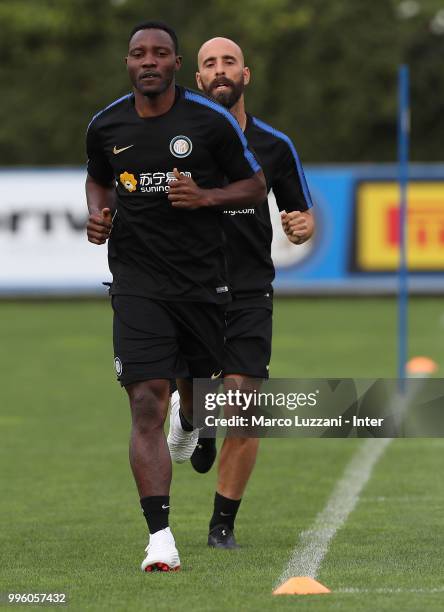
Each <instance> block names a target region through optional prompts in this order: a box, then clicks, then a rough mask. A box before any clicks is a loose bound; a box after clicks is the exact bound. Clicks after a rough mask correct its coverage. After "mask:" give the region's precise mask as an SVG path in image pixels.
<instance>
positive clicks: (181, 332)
mask: <svg viewBox="0 0 444 612" xmlns="http://www.w3.org/2000/svg"><path fill="white" fill-rule="evenodd" d="M177 323H178V325H177V328H178V338H179V347H180V353H181V355H182V356H183V358H184V360H185V361H186V363H187V365H188V369H189V371H190V376H191V377H192V378H209V377H211V376H214V377H216V376H220V375H221V374H222V359H223V351H224V341H225V307H223V306H220V305H218V304H209V303H197V302H190V303H181V304H180V310H179V311H178V313H177Z"/></svg>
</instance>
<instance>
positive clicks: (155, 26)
mask: <svg viewBox="0 0 444 612" xmlns="http://www.w3.org/2000/svg"><path fill="white" fill-rule="evenodd" d="M139 30H163V31H164V32H166V33H167V34H169V35H170V38H171V40H172V41H173V44H174V52H175V53H176V55H177V54H178V53H179V41H178V40H177V34H176V32H175V31H174V30H173V28H171V27H170V26H169V25H167V24H166V23H164V22H163V21H142V23H138V24H137V25H135V26H134V28H133V29H132V30H131V33H130V37H129V40H131V39H132V37H133V36H134V34H135V33H136V32H139Z"/></svg>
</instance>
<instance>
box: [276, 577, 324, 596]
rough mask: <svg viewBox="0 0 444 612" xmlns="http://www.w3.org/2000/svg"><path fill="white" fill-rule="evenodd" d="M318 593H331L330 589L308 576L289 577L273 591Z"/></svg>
mask: <svg viewBox="0 0 444 612" xmlns="http://www.w3.org/2000/svg"><path fill="white" fill-rule="evenodd" d="M320 593H331V591H330V589H327V587H325V586H324V585H323V584H321V583H320V582H318V581H317V580H315V579H314V578H310V577H309V576H297V577H294V578H290V579H289V580H287V581H286V582H284V584H281V585H280V586H278V588H277V589H275V590H274V591H273V595H319V594H320Z"/></svg>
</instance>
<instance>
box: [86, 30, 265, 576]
mask: <svg viewBox="0 0 444 612" xmlns="http://www.w3.org/2000/svg"><path fill="white" fill-rule="evenodd" d="M126 64H127V69H128V73H129V77H130V80H131V82H132V85H133V92H132V93H131V94H129V95H127V96H124V97H123V98H120V99H119V100H116V101H115V102H113V103H112V104H110V105H109V106H107V107H106V108H105V109H104V110H102V111H100V112H99V113H98V114H97V115H95V116H94V117H93V119H92V120H91V122H90V124H89V126H88V132H87V150H88V176H87V180H86V194H87V201H88V208H89V213H90V216H89V221H88V226H87V233H88V239H89V240H90V241H91V242H93V243H95V244H103V243H104V242H105V241H106V240H107V239H108V237H110V240H109V246H108V258H109V266H110V270H111V272H112V274H113V282H112V284H111V287H110V295H111V296H112V306H113V310H114V324H113V325H114V355H115V359H114V361H115V367H116V373H117V378H118V380H119V381H120V384H121V385H122V386H124V387H125V389H126V391H127V393H128V396H129V402H130V408H131V415H132V430H131V440H130V463H131V468H132V471H133V475H134V479H135V481H136V485H137V488H138V492H139V496H140V503H141V506H142V510H143V513H144V515H145V518H146V522H147V525H148V528H149V532H150V540H149V545H148V546H147V548H146V552H147V554H146V558H145V559H144V561H143V562H142V566H141V568H142V570H143V571H155V570H160V571H167V570H175V569H178V568H179V567H180V561H179V555H178V552H177V549H176V545H175V541H174V538H173V535H172V533H171V531H170V529H169V526H168V515H169V508H170V498H169V491H170V483H171V458H170V454H169V452H168V446H167V442H166V439H165V435H164V431H163V425H164V421H165V417H166V413H167V410H168V398H169V389H170V380H171V379H175V378H176V379H178V380H177V386H178V389H179V391H180V397H181V411H180V413H179V412H178V413H177V415H176V416H177V417H178V419H179V423H180V425H181V426H179V428H178V431H176V432H175V435H174V440H173V442H175V444H176V447H177V448H179V449H180V448H181V447H184V446H185V447H186V446H191V448H194V447H195V445H196V440H197V435H198V431H197V430H194V431H193V429H192V427H189V423H191V422H192V401H191V400H192V384H191V382H190V378H193V377H209V376H211V375H212V374H214V373H217V372H219V371H220V369H221V367H222V366H221V359H222V353H223V343H224V311H225V307H226V304H227V302H228V301H229V299H230V298H229V289H228V286H227V279H226V278H225V258H224V249H223V247H224V236H223V230H222V217H223V212H222V209H223V207H225V206H234V207H241V206H255V205H256V204H258V203H260V202H261V201H262V200H263V198H264V195H265V193H266V191H265V182H264V179H263V175H262V172H261V169H260V166H259V164H258V162H257V161H256V159H255V157H254V155H253V154H252V152H251V151H250V150H249V148H248V144H247V141H246V139H245V137H244V135H243V133H242V131H241V130H240V129H239V126H238V125H237V122H236V121H235V120H234V118H233V117H232V115H230V113H229V112H227V111H226V110H225V109H223V108H222V107H220V106H219V105H216V104H215V103H214V102H213V101H211V100H209V99H208V98H207V97H205V96H203V95H201V94H199V93H197V92H193V91H191V90H188V89H185V88H182V87H179V86H176V85H175V74H176V72H177V71H178V70H179V68H180V64H181V57H180V55H178V43H177V37H176V34H175V32H174V31H173V30H172V29H171V28H170V27H169V26H167V25H166V24H163V23H160V22H145V23H142V24H139V25H137V26H136V27H135V28H134V29H133V30H132V32H131V35H130V40H129V49H128V56H127V58H126ZM227 178H228V184H227ZM114 211H115V212H114ZM112 212H114V216H113V219H112V222H111V214H112ZM111 230H112V233H111ZM182 426H183V427H182ZM190 430H191V431H190Z"/></svg>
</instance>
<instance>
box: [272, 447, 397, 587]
mask: <svg viewBox="0 0 444 612" xmlns="http://www.w3.org/2000/svg"><path fill="white" fill-rule="evenodd" d="M391 440H392V439H391V438H369V439H367V440H365V442H364V443H363V444H362V446H361V447H360V448H359V449H358V450H357V452H356V453H355V454H354V455H353V457H352V458H351V461H350V462H349V463H348V464H347V466H346V468H345V470H344V473H343V475H342V478H341V479H340V480H339V481H338V482H337V484H336V486H335V488H334V489H333V492H332V494H331V495H330V498H329V500H328V501H327V505H326V506H325V508H324V509H323V510H322V511H321V512H320V513H319V514H318V515H317V517H316V519H315V521H314V523H313V525H312V527H311V529H309V530H308V531H303V532H302V533H301V536H300V542H299V543H298V544H297V545H296V547H295V549H294V550H293V553H292V555H291V557H290V560H289V561H288V564H287V566H286V568H285V569H284V571H283V572H282V574H281V575H280V576H279V579H278V581H277V583H276V587H277V586H279V585H280V584H282V583H283V582H285V581H286V580H289V579H290V578H292V577H293V576H310V577H311V578H316V575H317V573H318V571H319V567H320V565H321V563H322V560H323V559H324V557H325V555H326V554H327V551H328V547H329V544H330V542H331V540H332V539H333V537H334V536H335V534H336V532H337V531H338V529H340V528H341V527H342V525H343V524H344V523H345V521H346V520H347V518H348V516H349V514H350V512H352V510H353V509H354V508H355V506H356V504H357V502H358V499H359V495H360V493H361V491H362V489H363V488H364V487H365V485H366V484H367V482H368V480H369V478H370V476H371V473H372V471H373V468H374V466H375V465H376V463H377V462H378V460H379V458H380V457H381V455H382V454H383V452H384V451H385V449H386V448H387V446H388V445H389V444H390V442H391Z"/></svg>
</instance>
